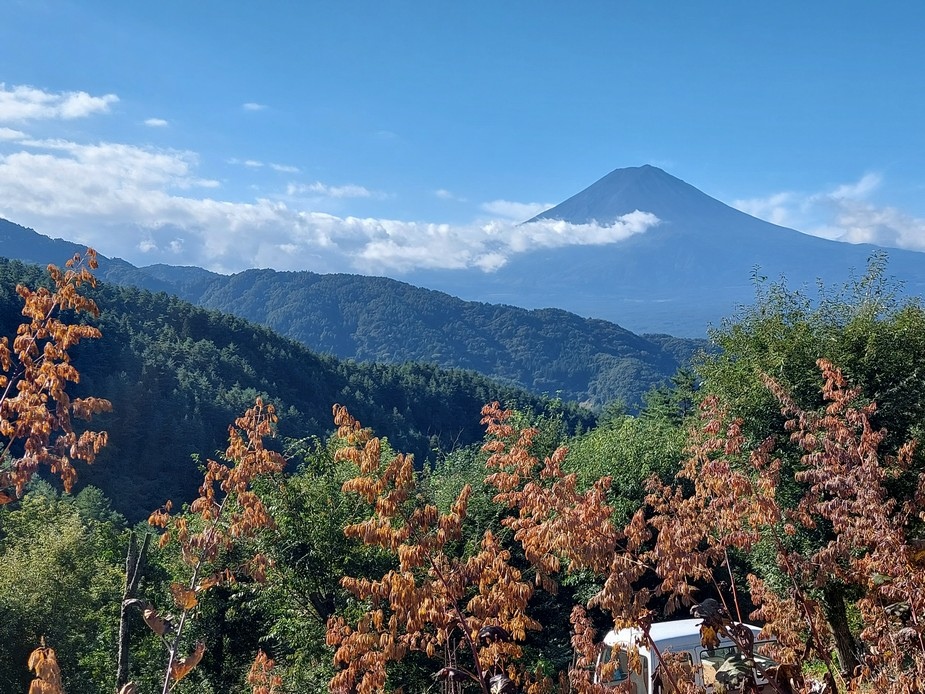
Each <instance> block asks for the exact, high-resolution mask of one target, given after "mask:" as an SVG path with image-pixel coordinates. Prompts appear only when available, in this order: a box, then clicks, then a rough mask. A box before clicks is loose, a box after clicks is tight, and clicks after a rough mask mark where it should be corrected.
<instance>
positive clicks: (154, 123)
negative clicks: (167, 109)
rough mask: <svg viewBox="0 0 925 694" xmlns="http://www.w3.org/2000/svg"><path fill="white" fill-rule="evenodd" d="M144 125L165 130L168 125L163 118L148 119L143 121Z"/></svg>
mask: <svg viewBox="0 0 925 694" xmlns="http://www.w3.org/2000/svg"><path fill="white" fill-rule="evenodd" d="M145 125H147V126H148V127H149V128H166V127H167V126H168V125H170V123H168V122H167V121H166V120H164V119H163V118H148V119H146V120H145Z"/></svg>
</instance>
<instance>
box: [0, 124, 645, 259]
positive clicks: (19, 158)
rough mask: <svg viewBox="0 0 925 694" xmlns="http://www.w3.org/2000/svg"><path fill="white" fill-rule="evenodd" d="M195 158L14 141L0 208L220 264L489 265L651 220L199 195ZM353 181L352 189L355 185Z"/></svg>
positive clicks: (106, 240)
mask: <svg viewBox="0 0 925 694" xmlns="http://www.w3.org/2000/svg"><path fill="white" fill-rule="evenodd" d="M196 167H197V157H196V155H195V154H194V153H192V152H185V151H175V150H165V149H156V148H150V147H147V148H142V147H135V146H131V145H125V144H118V143H106V142H104V143H98V144H91V145H86V144H79V143H75V142H70V141H67V140H60V139H56V140H27V141H25V142H24V143H23V148H22V149H21V151H17V152H14V153H11V154H3V155H0V190H3V191H4V195H3V196H2V197H0V216H3V217H6V218H9V219H12V220H14V221H16V222H19V223H21V224H27V225H29V226H32V227H34V228H36V229H38V230H39V231H42V232H44V233H48V234H51V235H55V236H65V237H66V238H70V239H72V240H74V241H77V242H80V243H86V244H88V245H92V246H94V247H95V248H97V249H98V250H99V251H100V252H101V253H104V254H106V255H110V256H121V257H124V258H126V259H127V260H129V261H132V262H135V263H138V264H148V263H153V262H172V263H182V264H194V265H200V266H202V267H207V268H209V269H212V270H216V271H220V272H230V271H238V270H242V269H245V268H248V267H275V268H277V269H280V270H295V269H309V270H316V271H321V272H334V271H342V272H343V271H346V272H377V273H381V272H383V271H395V272H402V271H408V270H411V269H413V268H479V269H482V270H484V271H492V270H495V269H497V268H499V267H501V266H503V265H504V264H505V263H506V262H507V261H508V259H509V258H511V257H512V256H513V255H515V254H517V253H522V252H527V251H529V250H531V249H535V248H552V247H559V246H567V245H575V244H582V245H584V244H609V243H616V242H619V241H620V240H622V239H624V238H626V237H628V236H630V235H632V234H638V233H643V232H645V231H646V230H647V229H649V228H651V227H652V226H653V225H654V224H656V223H657V221H658V220H657V219H656V218H655V217H654V216H653V215H650V214H646V213H642V212H634V213H632V214H630V215H625V216H624V217H623V218H621V219H620V220H618V221H617V222H616V223H615V224H612V225H608V226H602V225H597V224H587V225H570V224H567V223H565V222H558V221H542V222H535V223H531V224H522V225H516V224H514V223H513V222H510V221H491V222H488V223H484V224H469V225H449V224H433V223H425V222H414V221H411V222H409V221H401V220H391V219H373V218H358V217H338V216H334V215H330V214H323V213H320V212H315V211H311V210H310V209H303V208H300V207H298V206H295V205H296V203H297V202H298V201H296V202H292V201H289V202H280V201H273V200H268V199H263V198H260V199H256V200H253V201H248V202H240V201H231V200H219V199H215V198H213V197H206V196H205V195H204V193H203V191H202V189H203V188H205V189H209V188H210V187H214V186H217V183H216V182H215V181H211V180H208V179H202V178H200V177H198V176H197V175H196ZM313 186H314V187H315V188H316V189H317V190H315V192H318V190H320V191H322V192H325V193H332V191H334V190H336V187H332V186H326V185H325V184H321V183H318V184H310V185H309V186H308V188H310V189H311V188H312V187H313ZM341 188H344V189H346V188H348V187H346V186H343V187H341ZM354 188H355V189H357V190H353V191H352V192H353V193H354V194H355V193H357V192H358V190H360V189H362V188H361V187H360V186H354ZM362 190H365V189H362ZM340 194H346V191H345V190H342V191H341V193H340Z"/></svg>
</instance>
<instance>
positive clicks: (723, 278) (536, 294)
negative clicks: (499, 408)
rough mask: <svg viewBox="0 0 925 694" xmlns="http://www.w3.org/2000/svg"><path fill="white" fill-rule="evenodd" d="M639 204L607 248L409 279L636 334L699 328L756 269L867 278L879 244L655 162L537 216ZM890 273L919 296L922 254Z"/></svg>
mask: <svg viewBox="0 0 925 694" xmlns="http://www.w3.org/2000/svg"><path fill="white" fill-rule="evenodd" d="M636 210H639V211H643V212H650V213H652V214H655V215H656V216H657V217H658V218H659V220H660V222H659V224H658V225H657V226H655V227H653V228H651V229H649V230H648V231H645V232H644V233H641V234H637V235H634V236H631V237H629V238H627V239H626V240H624V241H621V242H619V243H613V244H609V245H584V246H582V245H574V246H568V247H564V248H556V249H553V250H548V249H537V250H535V251H532V252H527V253H522V254H519V255H517V256H514V257H513V258H511V260H510V262H509V263H508V264H507V265H505V266H504V267H502V268H501V269H499V270H498V271H496V272H493V273H483V272H481V271H477V270H468V271H432V270H429V271H421V272H415V273H413V274H410V275H408V276H407V277H405V278H404V279H406V280H407V281H410V282H412V283H414V284H416V285H420V286H426V287H431V288H433V289H438V290H441V291H445V292H448V293H450V294H453V295H454V296H459V297H461V298H463V299H469V300H474V301H488V302H496V303H498V302H500V303H511V304H515V305H518V306H523V307H526V308H541V307H546V306H556V307H557V308H560V309H564V310H566V311H571V312H573V313H577V314H578V315H581V316H594V317H595V318H601V319H604V320H609V321H613V322H616V323H619V324H620V325H622V326H624V327H626V328H627V329H629V330H633V331H636V332H642V333H669V334H672V335H682V336H703V335H704V334H705V333H706V330H707V327H708V326H709V325H711V324H712V325H714V326H715V325H719V324H720V322H721V321H722V319H723V318H724V317H727V316H729V315H730V314H731V313H732V312H733V310H734V308H735V307H736V306H737V305H740V304H743V303H748V302H750V301H751V300H752V298H753V296H754V289H753V286H752V277H753V275H755V274H756V271H757V274H758V275H763V276H766V277H767V278H769V279H770V280H773V281H776V280H778V279H781V278H786V280H787V284H788V286H790V287H791V288H797V287H800V286H804V285H805V286H806V287H808V288H809V289H810V290H813V289H814V288H815V287H816V285H817V280H820V279H821V280H822V281H823V282H824V283H825V284H826V285H828V286H840V285H842V284H844V283H845V282H846V281H847V280H848V279H849V277H850V273H851V271H854V272H855V273H856V274H857V275H861V274H863V272H864V270H865V269H866V267H867V260H868V258H869V257H870V256H871V254H872V253H874V252H875V251H878V250H884V249H879V248H878V247H876V246H871V245H852V244H847V243H841V242H837V241H829V240H826V239H821V238H818V237H815V236H809V235H807V234H803V233H800V232H798V231H795V230H793V229H787V228H785V227H780V226H777V225H775V224H771V223H769V222H765V221H762V220H760V219H757V218H755V217H752V216H750V215H747V214H745V213H744V212H740V211H739V210H736V209H733V208H732V207H729V206H728V205H725V204H723V203H722V202H719V201H718V200H715V199H714V198H711V197H710V196H708V195H706V194H705V193H703V192H701V191H699V190H698V189H697V188H695V187H693V186H691V185H689V184H688V183H685V182H684V181H682V180H680V179H678V178H675V177H674V176H672V175H670V174H668V173H666V172H664V171H662V170H661V169H658V168H656V167H653V166H641V167H636V168H626V169H617V170H616V171H613V172H611V173H610V174H608V175H607V176H605V177H604V178H602V179H600V180H599V181H597V182H596V183H594V184H592V185H591V186H589V187H588V188H586V189H585V190H583V191H581V192H580V193H578V194H576V195H574V196H572V197H571V198H569V199H568V200H566V201H564V202H562V203H561V204H559V205H556V206H555V207H553V208H552V209H550V210H547V211H546V212H543V213H542V214H540V215H538V216H537V217H534V218H533V220H530V221H534V220H540V219H557V220H564V221H567V222H571V223H573V224H586V223H589V222H592V221H597V222H598V223H600V224H610V223H612V222H614V221H615V220H617V219H618V218H619V217H620V216H622V215H624V214H628V213H631V212H634V211H636ZM886 253H887V255H888V256H889V264H888V268H887V269H888V272H889V274H891V275H894V276H896V277H897V278H899V279H900V280H902V281H904V282H905V284H906V290H907V291H908V293H909V294H911V295H916V296H922V295H923V294H925V254H923V253H917V252H913V251H902V250H896V249H886Z"/></svg>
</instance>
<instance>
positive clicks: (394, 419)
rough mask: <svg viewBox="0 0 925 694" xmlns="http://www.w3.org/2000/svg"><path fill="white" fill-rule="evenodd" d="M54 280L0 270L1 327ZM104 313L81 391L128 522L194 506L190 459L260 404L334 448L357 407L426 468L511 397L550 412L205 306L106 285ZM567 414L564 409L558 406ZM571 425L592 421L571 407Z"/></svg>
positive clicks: (493, 389) (507, 392)
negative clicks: (320, 349) (340, 412)
mask: <svg viewBox="0 0 925 694" xmlns="http://www.w3.org/2000/svg"><path fill="white" fill-rule="evenodd" d="M43 275H44V272H43V271H41V270H39V269H37V268H35V267H32V266H27V265H23V264H22V263H19V262H15V261H12V262H11V261H0V329H2V334H4V335H10V334H14V333H15V329H16V325H18V324H19V322H20V321H21V319H22V316H21V315H20V313H19V312H20V309H21V300H20V299H19V297H18V296H17V295H16V293H15V289H14V288H15V285H16V284H17V283H26V284H29V285H31V286H35V285H36V284H38V283H41V282H43V281H44V278H43ZM92 295H93V297H94V299H95V300H96V301H97V303H98V304H99V306H100V308H101V310H102V314H101V316H100V318H99V319H98V321H97V325H98V327H99V328H100V329H101V330H102V333H103V337H102V339H101V340H96V341H91V342H88V343H83V344H81V345H80V346H79V348H78V349H76V350H75V364H76V366H77V368H78V370H79V372H80V374H81V382H80V387H79V393H78V394H80V393H86V394H93V395H95V396H99V397H104V398H108V399H109V400H111V401H112V404H113V413H112V414H110V415H106V416H103V417H101V418H100V419H99V420H98V421H99V423H98V426H99V427H100V428H105V429H107V430H108V431H109V433H110V443H109V445H108V446H107V447H106V449H105V450H104V452H103V454H102V455H101V456H100V458H99V459H98V461H97V463H96V464H95V465H94V466H93V467H92V468H90V469H87V470H85V471H84V470H82V471H81V473H80V480H81V482H82V483H90V484H94V485H96V486H98V487H100V488H101V489H103V491H104V492H105V493H106V494H107V496H109V497H110V498H112V499H113V500H114V503H115V506H116V508H117V509H118V510H120V511H121V512H123V513H125V514H126V515H127V516H128V517H129V518H131V519H136V518H140V517H143V516H147V514H148V513H149V512H150V511H151V510H153V509H154V508H156V507H157V506H159V505H160V504H161V503H163V502H164V501H165V500H167V499H173V500H174V502H178V501H183V500H186V499H189V498H190V497H191V495H192V494H193V493H194V492H195V489H196V487H197V485H198V481H197V480H200V481H201V473H200V471H199V470H198V469H197V466H196V465H195V464H194V462H193V461H192V459H191V456H192V455H201V456H203V459H204V458H205V457H209V456H212V455H214V452H215V451H216V450H218V449H220V448H224V445H225V441H226V439H227V427H228V425H229V424H230V423H231V422H232V421H233V419H234V418H235V417H236V416H238V415H239V414H240V413H241V412H242V411H243V410H244V409H245V408H246V407H247V406H249V405H250V404H252V403H253V400H254V397H255V396H256V395H258V394H259V395H262V396H263V397H264V398H265V399H267V400H268V401H270V402H273V403H274V404H275V405H276V406H277V409H278V411H279V412H280V414H281V417H280V419H281V422H280V430H281V433H282V434H283V436H288V437H305V436H310V435H320V436H323V435H325V434H326V433H327V432H329V431H330V430H331V429H332V428H333V424H332V420H331V406H332V405H333V404H334V403H342V404H345V405H347V406H348V407H349V408H350V409H351V411H353V412H356V414H357V416H359V417H360V418H361V421H363V422H364V423H368V424H369V425H370V426H374V427H375V428H376V429H377V431H381V432H382V433H383V434H385V435H386V436H387V437H388V438H389V439H390V440H391V441H393V442H394V444H395V445H396V447H398V448H399V449H400V450H406V451H409V452H413V453H415V455H416V457H417V459H418V460H419V461H422V460H423V459H424V458H426V457H427V456H428V455H431V453H432V451H434V450H436V449H440V450H450V449H452V448H453V447H455V446H459V445H466V444H469V443H471V442H473V441H476V440H478V439H479V438H480V437H481V435H482V429H481V427H480V425H479V421H478V420H479V410H480V408H481V406H482V405H483V404H485V403H486V402H489V401H491V400H495V399H499V400H501V401H503V402H507V403H510V404H518V405H519V406H521V407H526V408H532V409H537V410H539V409H542V408H544V407H548V406H549V405H550V403H549V402H547V401H543V400H542V399H541V398H539V397H536V396H534V395H531V394H529V393H527V392H525V391H523V390H520V389H516V388H513V387H507V386H503V385H499V384H497V383H494V382H492V381H490V380H489V379H487V378H485V377H482V376H479V375H476V374H473V373H468V372H463V371H460V370H456V371H448V370H441V369H438V368H436V367H434V366H428V365H420V364H405V365H401V366H383V365H376V364H358V363H355V362H350V361H341V360H339V359H337V358H334V357H331V356H321V355H318V354H315V353H314V352H312V351H311V350H309V349H308V348H306V347H305V346H304V345H301V344H299V343H297V342H295V341H292V340H289V339H286V338H283V337H280V336H279V335H277V334H275V333H273V332H272V331H270V330H268V329H266V328H262V327H258V326H254V325H252V324H250V323H248V322H246V321H244V320H242V319H240V318H234V317H231V316H228V315H224V314H221V313H218V312H216V311H208V310H205V309H201V308H197V307H194V306H192V305H191V304H188V303H186V302H184V301H182V300H180V299H177V298H175V297H170V296H168V295H166V294H163V293H158V294H152V293H151V292H148V291H144V290H139V289H133V288H121V287H116V286H113V285H100V287H99V288H98V289H97V290H96V291H94V292H93V293H92ZM556 406H557V407H558V405H556ZM566 415H567V418H568V419H569V421H570V422H571V423H572V424H579V423H581V425H582V426H587V425H588V424H589V423H590V421H591V416H590V415H589V414H588V413H586V412H582V411H579V410H578V409H577V408H569V409H568V410H567V412H566Z"/></svg>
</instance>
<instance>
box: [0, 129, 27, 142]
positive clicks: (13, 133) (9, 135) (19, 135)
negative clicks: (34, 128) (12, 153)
mask: <svg viewBox="0 0 925 694" xmlns="http://www.w3.org/2000/svg"><path fill="white" fill-rule="evenodd" d="M25 137H26V133H24V132H21V131H19V130H13V128H0V140H22V139H24V138H25Z"/></svg>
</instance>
